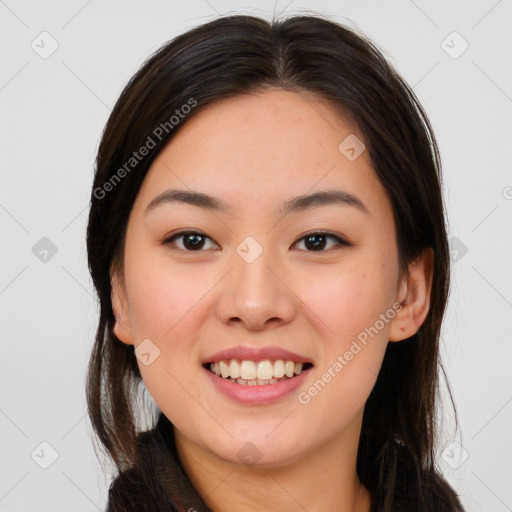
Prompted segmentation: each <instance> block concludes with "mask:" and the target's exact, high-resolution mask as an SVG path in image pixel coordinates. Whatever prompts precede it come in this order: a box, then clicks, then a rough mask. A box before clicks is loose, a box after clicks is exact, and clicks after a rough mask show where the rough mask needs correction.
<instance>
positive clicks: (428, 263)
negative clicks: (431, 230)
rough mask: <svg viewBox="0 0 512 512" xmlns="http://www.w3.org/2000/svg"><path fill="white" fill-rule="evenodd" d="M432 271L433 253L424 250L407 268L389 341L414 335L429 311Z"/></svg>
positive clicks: (399, 292) (430, 250) (431, 250)
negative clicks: (399, 306)
mask: <svg viewBox="0 0 512 512" xmlns="http://www.w3.org/2000/svg"><path fill="white" fill-rule="evenodd" d="M433 271H434V251H433V249H432V248H431V247H428V248H426V249H425V250H424V251H423V253H422V254H421V256H419V257H418V258H417V259H416V260H414V261H413V262H412V263H411V264H410V265H409V267H408V272H407V275H405V276H404V277H403V279H402V281H401V283H400V287H399V291H398V294H397V298H396V300H397V301H398V302H399V303H400V305H401V309H400V311H397V313H396V315H395V317H394V318H393V320H392V321H391V329H390V332H389V341H401V340H405V339H407V338H410V337H411V336H413V335H414V334H416V333H417V332H418V330H419V328H420V327H421V325H422V324H423V322H424V321H425V318H426V317H427V314H428V312H429V309H430V294H431V290H432V279H433Z"/></svg>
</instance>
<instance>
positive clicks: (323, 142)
mask: <svg viewBox="0 0 512 512" xmlns="http://www.w3.org/2000/svg"><path fill="white" fill-rule="evenodd" d="M350 134H355V135H356V136H357V137H358V138H359V139H360V140H363V137H362V135H361V134H360V132H359V130H358V127H357V126H356V125H355V124H354V123H353V122H351V121H350V120H349V119H348V118H347V117H346V116H342V115H341V113H340V112H339V111H336V110H334V109H333V108H332V107H331V106H330V105H329V104H327V103H325V102H324V101H320V100H319V99H318V98H315V97H314V96H312V95H306V94H304V93H301V94H298V93H293V92H289V91H283V90H269V91H266V92H262V93H258V94H252V95H243V96H238V97H236V98H230V99H227V100H222V101H221V102H218V103H216V104H214V105H210V106H208V107H206V108H205V109H203V110H201V111H199V112H198V113H197V114H196V115H195V116H194V117H192V118H191V119H190V120H188V121H187V122H186V123H185V124H184V126H182V127H181V128H180V131H179V132H178V133H177V135H176V136H175V138H173V139H172V141H171V142H170V144H169V145H168V146H167V147H166V148H164V150H162V151H161V153H160V154H159V155H158V157H157V158H156V160H155V161H154V162H153V164H152V166H151V168H150V170H149V172H148V174H147V176H146V178H145V180H144V182H143V185H142V187H141V190H140V192H139V194H138V196H137V199H136V201H135V204H134V207H133V210H132V212H131V215H130V218H129V222H128V228H127V233H126V241H125V253H124V274H121V273H120V272H117V271H116V269H115V268H113V271H112V284H113V293H112V302H113V307H114V312H115V315H116V326H115V334H116V335H117V337H118V338H119V339H120V340H121V341H122V342H124V343H127V344H131V345H135V346H138V345H139V344H140V343H141V342H142V340H145V339H148V338H149V339H150V340H151V342H152V343H154V345H155V346H157V347H158V349H159V350H160V355H159V357H157V358H156V359H155V360H154V361H153V362H152V363H151V364H150V365H148V366H146V365H144V364H141V362H140V361H138V363H139V367H140V370H141V374H142V377H143V380H144V383H145V385H146V387H147V389H148V391H149V392H150V394H151V395H152V397H153V399H154V400H155V402H156V404H157V405H158V406H159V408H160V409H161V410H162V411H163V412H164V414H165V415H166V416H167V417H168V418H169V419H170V420H171V421H172V423H173V424H174V425H175V438H176V443H177V448H178V453H179V456H180V460H181V461H182V464H183V466H184V468H185V470H186V472H187V474H188V476H189V478H190V479H191V481H192V483H193V484H194V485H195V487H196V489H197V490H198V492H199V493H200V494H201V496H202V497H203V499H204V500H205V501H206V503H207V504H208V505H209V507H210V508H211V509H212V510H214V511H228V510H240V511H259V510H267V511H273V510H276V511H277V510H303V509H306V510H308V511H309V512H315V511H325V510H341V511H368V510H369V507H370V500H369V493H368V491H367V490H366V489H365V488H364V487H363V486H362V485H361V484H360V483H359V481H358V478H357V475H356V455H357V446H358V440H359V434H360V429H361V420H362V414H363V410H364V405H365V402H366V400H367V398H368V395H369V394H370V392H371V390H372V388H373V386H374V384H375V380H376V377H377V374H378V372H379V369H380V366H381V364H382V359H383V357H384V352H385V349H386V346H387V343H388V341H398V340H402V339H405V338H408V337H410V336H412V335H413V334H414V333H416V332H417V330H418V328H419V327H420V326H421V324H422V323H423V321H424V319H425V317H426V315H427V313H428V307H429V296H430V288H431V279H432V275H431V273H432V257H433V254H432V251H431V250H430V249H429V250H427V251H425V253H424V254H423V256H422V257H421V258H419V259H418V260H417V261H416V262H415V263H414V264H412V265H411V266H410V268H409V273H408V275H406V276H404V277H403V278H400V276H399V272H398V253H397V246H396V233H395V226H394V221H393V214H392V207H391V203H390V201H389V199H388V197H387V194H386V193H385V189H384V188H383V186H382V185H381V183H380V182H379V180H378V178H377V176H376V174H375V171H374V170H373V168H372V165H371V162H370V159H369V155H368V151H364V152H363V153H362V154H361V155H360V156H359V157H358V158H357V159H356V160H354V161H350V160H349V159H347V158H346V157H345V155H344V154H343V153H342V152H340V151H339V149H338V146H339V144H340V143H341V142H342V141H343V140H344V139H345V138H346V137H347V136H348V135H350ZM169 188H180V189H183V190H194V191H200V192H205V193H208V194H210V195H213V196H215V197H218V198H220V199H222V200H223V201H225V202H227V203H228V204H229V205H230V206H231V208H232V210H230V211H229V212H225V213H220V212H212V211H208V210H204V209H202V208H199V207H197V206H193V205H186V204H182V203H181V204H180V203H172V204H171V203H167V204H164V205H161V206H159V207H158V208H155V209H154V210H152V211H150V212H149V213H148V214H147V215H144V210H145V208H146V206H147V205H148V204H149V203H150V202H151V200H152V199H153V198H155V197H156V196H157V195H159V194H160V193H161V192H163V191H164V190H166V189H169ZM326 189H338V190H344V191H347V192H350V193H352V194H354V195H356V196H357V197H358V198H359V199H360V200H361V201H362V202H363V203H364V205H365V206H366V207H367V209H368V211H369V214H365V213H363V212H361V211H359V210H358V209H356V208H354V207H352V206H348V205H333V204H331V205H327V206H320V207H315V208H311V209H308V210H305V211H299V212H294V213H289V214H287V215H285V216H284V217H283V216H282V215H280V214H279V212H278V208H279V207H280V206H281V204H282V203H284V202H285V201H286V200H287V199H289V198H291V197H293V196H298V195H302V194H308V193H313V192H317V191H320V190H326ZM187 228H189V229H196V230H199V231H201V232H203V233H204V234H205V235H206V236H207V238H206V239H205V241H204V245H203V247H202V248H200V249H196V250H194V249H193V247H192V249H190V246H191V244H190V243H189V244H188V245H184V244H186V243H187V240H185V238H184V237H181V238H178V239H176V240H175V241H174V243H173V244H172V243H171V244H168V245H162V243H161V242H162V241H163V240H164V239H166V238H168V237H169V236H170V235H171V234H172V233H176V232H177V231H179V230H182V229H187ZM318 229H321V230H325V231H329V232H332V233H333V234H335V235H338V236H340V237H341V238H343V239H345V240H347V241H348V242H349V243H350V244H352V245H350V246H343V245H338V242H337V241H336V240H335V239H331V238H326V239H325V242H326V244H327V245H326V246H325V248H324V249H322V250H320V251H315V248H314V247H312V248H311V244H310V245H309V246H308V245H307V241H306V239H304V238H303V237H304V236H305V235H306V234H308V233H309V232H310V231H312V230H318ZM247 236H251V237H253V238H254V239H255V240H256V241H257V242H258V243H259V244H260V246H261V247H262V248H263V252H262V254H261V255H260V256H259V257H258V258H257V259H256V260H255V261H253V262H252V263H247V262H246V261H245V260H244V259H243V258H241V257H240V256H239V254H238V253H237V251H236V248H237V247H238V246H239V244H240V243H241V242H242V241H243V240H244V239H245V237H247ZM189 242H190V241H189ZM187 247H189V248H188V249H187ZM187 251H188V252H187ZM393 304H401V306H402V307H401V310H400V311H399V312H398V313H396V314H395V315H393V316H394V317H393V318H391V319H389V320H388V321H387V322H385V325H384V328H382V329H380V330H379V332H378V334H377V335H375V336H374V337H373V338H369V341H368V343H367V345H365V346H364V347H363V348H362V350H360V351H359V352H358V353H357V354H356V355H354V357H353V359H352V360H351V361H349V362H348V364H346V365H345V366H344V367H343V369H342V371H339V372H338V373H336V376H335V377H334V378H332V379H331V381H330V382H329V383H328V384H327V385H326V386H325V387H324V388H323V389H322V390H321V392H319V393H318V394H317V395H316V396H314V397H312V398H311V400H310V401H309V403H307V404H302V403H299V401H298V400H297V395H298V393H299V392H301V391H304V390H307V389H308V388H309V387H310V386H312V385H313V383H314V382H315V381H317V379H319V378H321V376H322V374H323V373H324V372H325V371H327V369H328V368H329V367H331V368H332V366H333V363H334V362H335V361H336V360H337V357H338V356H339V355H343V354H344V353H345V352H346V351H347V350H348V349H349V348H350V346H351V343H352V341H353V340H355V339H357V336H358V334H360V333H361V332H362V331H364V329H365V328H369V327H370V326H374V325H375V323H376V321H377V320H378V319H379V318H380V316H379V315H381V314H385V313H386V311H389V310H391V311H394V310H393V309H392V306H393ZM237 345H245V346H249V347H258V348H260V347H270V346H280V347H283V348H285V349H288V350H291V351H294V352H296V353H299V354H301V355H303V356H306V357H307V358H308V359H309V360H310V361H312V362H313V363H314V367H313V369H312V370H311V371H310V372H309V376H308V377H307V380H306V381H305V382H304V384H303V385H302V386H301V387H300V389H299V390H297V391H295V392H293V393H292V394H291V395H289V396H287V397H285V398H283V399H281V400H280V401H279V402H277V403H273V404H268V405H241V404H239V403H237V402H235V401H232V400H230V399H229V398H227V397H225V396H224V395H222V394H220V393H219V392H218V391H216V389H214V387H213V386H212V385H211V383H210V381H209V379H208V376H207V375H205V372H204V370H203V369H202V367H201V361H203V360H204V359H205V358H207V357H208V356H210V355H212V354H213V353H214V352H217V351H219V350H223V349H226V348H230V347H234V346H237ZM360 345H361V344H360ZM361 346H362V345H361ZM248 442H250V443H253V444H254V445H255V446H256V447H257V448H258V450H259V452H260V453H261V458H260V459H259V460H258V462H257V463H256V464H254V465H251V466H248V465H244V464H242V462H241V460H240V459H239V457H238V455H237V453H238V451H239V450H240V449H241V448H242V447H244V446H245V445H246V443H248Z"/></svg>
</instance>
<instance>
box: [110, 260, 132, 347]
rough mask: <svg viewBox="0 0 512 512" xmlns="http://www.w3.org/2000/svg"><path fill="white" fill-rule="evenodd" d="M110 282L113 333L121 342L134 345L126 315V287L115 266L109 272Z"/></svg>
mask: <svg viewBox="0 0 512 512" xmlns="http://www.w3.org/2000/svg"><path fill="white" fill-rule="evenodd" d="M110 283H111V288H112V294H111V300H112V309H113V311H114V316H115V317H116V322H115V324H114V334H115V335H116V336H117V338H118V339H119V340H120V341H122V342H123V343H126V344H127V345H134V341H133V334H132V328H131V324H130V321H129V316H128V307H127V304H128V301H127V298H126V288H125V286H124V282H123V281H122V279H121V277H120V276H119V271H118V269H117V267H115V266H114V267H113V268H112V270H111V272H110Z"/></svg>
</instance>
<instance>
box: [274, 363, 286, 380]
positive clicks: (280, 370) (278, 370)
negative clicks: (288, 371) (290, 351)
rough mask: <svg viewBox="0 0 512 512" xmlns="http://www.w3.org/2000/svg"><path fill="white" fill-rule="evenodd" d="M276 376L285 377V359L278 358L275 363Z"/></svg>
mask: <svg viewBox="0 0 512 512" xmlns="http://www.w3.org/2000/svg"><path fill="white" fill-rule="evenodd" d="M274 377H275V378H276V379H280V378H281V377H284V361H283V360H282V359H278V360H277V361H276V362H275V363H274Z"/></svg>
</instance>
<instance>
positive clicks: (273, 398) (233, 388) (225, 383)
mask: <svg viewBox="0 0 512 512" xmlns="http://www.w3.org/2000/svg"><path fill="white" fill-rule="evenodd" d="M202 368H203V370H204V371H205V372H206V373H207V375H208V378H209V379H210V380H211V382H212V384H213V385H214V386H215V387H216V389H218V390H219V391H220V392H221V393H223V394H224V395H225V396H227V397H228V398H230V399H232V400H235V401H236V402H239V403H242V404H254V405H260V404H270V403H272V402H277V401H278V400H280V399H281V398H284V397H285V396H287V395H290V394H291V393H292V392H293V391H295V390H296V389H297V388H298V387H299V386H300V385H301V384H302V383H303V382H304V380H305V379H306V378H307V376H308V374H309V371H310V370H311V369H312V367H310V368H308V369H307V370H304V371H303V372H302V373H301V374H300V375H296V376H295V377H292V378H291V379H286V380H284V381H282V382H278V383H276V384H262V385H252V386H250V385H246V384H237V383H236V382H231V381H230V380H228V379H224V378H222V377H219V376H218V375H217V374H215V373H213V372H212V371H210V370H207V369H206V368H204V366H203V367H202Z"/></svg>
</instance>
